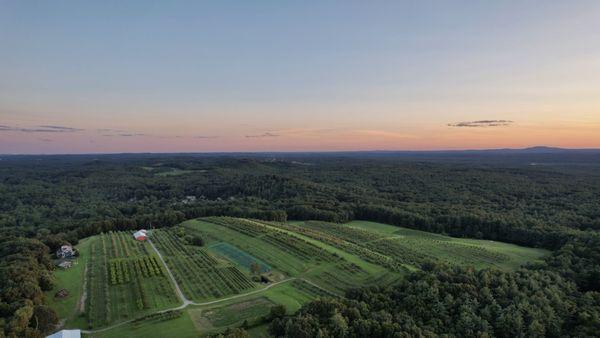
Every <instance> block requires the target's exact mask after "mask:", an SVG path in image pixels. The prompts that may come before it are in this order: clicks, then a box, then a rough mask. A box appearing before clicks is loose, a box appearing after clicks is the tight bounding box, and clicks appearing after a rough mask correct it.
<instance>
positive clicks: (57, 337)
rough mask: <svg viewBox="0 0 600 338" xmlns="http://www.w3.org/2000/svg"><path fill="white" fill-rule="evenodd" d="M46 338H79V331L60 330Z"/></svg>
mask: <svg viewBox="0 0 600 338" xmlns="http://www.w3.org/2000/svg"><path fill="white" fill-rule="evenodd" d="M46 338H81V330H62V331H58V332H56V333H54V334H51V335H49V336H47V337H46Z"/></svg>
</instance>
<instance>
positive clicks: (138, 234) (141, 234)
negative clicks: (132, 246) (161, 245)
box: [133, 229, 148, 241]
mask: <svg viewBox="0 0 600 338" xmlns="http://www.w3.org/2000/svg"><path fill="white" fill-rule="evenodd" d="M133 238H135V239H136V240H138V241H145V240H146V238H148V232H147V231H146V230H145V229H142V230H139V231H137V232H135V233H134V234H133Z"/></svg>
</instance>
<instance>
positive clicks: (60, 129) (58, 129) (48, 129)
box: [0, 125, 83, 133]
mask: <svg viewBox="0 0 600 338" xmlns="http://www.w3.org/2000/svg"><path fill="white" fill-rule="evenodd" d="M0 131H6V132H18V133H74V132H79V131H83V129H79V128H71V127H65V126H48V125H45V126H36V127H16V126H7V125H0Z"/></svg>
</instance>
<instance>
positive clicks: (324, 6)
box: [0, 0, 600, 153]
mask: <svg viewBox="0 0 600 338" xmlns="http://www.w3.org/2000/svg"><path fill="white" fill-rule="evenodd" d="M125 2H126V3H125ZM599 32H600V1H412V2H403V1H389V2H385V1H357V2H352V1H295V2H292V1H237V2H236V1H213V2H204V1H156V2H154V1H137V2H136V1H95V2H91V1H55V0H53V1H6V0H0V153H97V152H100V153H106V152H208V151H329V150H376V149H381V150H429V149H481V148H504V147H528V146H536V145H547V146H559V147H569V148H600V33H599Z"/></svg>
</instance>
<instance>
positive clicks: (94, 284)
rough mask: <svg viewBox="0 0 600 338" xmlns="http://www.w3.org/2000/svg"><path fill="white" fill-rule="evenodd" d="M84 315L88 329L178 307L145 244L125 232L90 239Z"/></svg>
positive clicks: (158, 265)
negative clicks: (85, 315)
mask: <svg viewBox="0 0 600 338" xmlns="http://www.w3.org/2000/svg"><path fill="white" fill-rule="evenodd" d="M82 254H87V255H89V259H88V263H87V264H88V266H87V269H86V271H87V274H86V276H85V278H86V280H87V299H86V300H87V302H86V314H87V320H88V327H89V328H97V327H102V326H106V325H108V324H111V323H114V322H118V321H124V320H128V319H132V318H135V317H136V316H139V315H141V314H144V313H149V312H152V311H156V310H159V309H165V308H168V307H171V306H174V305H176V304H177V303H178V299H177V297H176V295H175V293H174V291H173V286H172V285H171V283H170V281H169V279H167V278H166V277H165V274H164V271H163V268H162V266H161V264H160V263H159V261H158V260H157V257H156V255H154V254H153V253H152V249H150V248H149V247H148V245H147V243H141V242H137V241H135V240H133V238H132V237H131V235H130V234H128V233H125V232H110V233H107V234H102V235H99V236H95V237H93V238H92V242H91V243H90V245H89V252H83V253H82Z"/></svg>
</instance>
